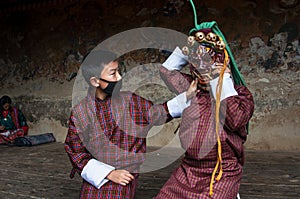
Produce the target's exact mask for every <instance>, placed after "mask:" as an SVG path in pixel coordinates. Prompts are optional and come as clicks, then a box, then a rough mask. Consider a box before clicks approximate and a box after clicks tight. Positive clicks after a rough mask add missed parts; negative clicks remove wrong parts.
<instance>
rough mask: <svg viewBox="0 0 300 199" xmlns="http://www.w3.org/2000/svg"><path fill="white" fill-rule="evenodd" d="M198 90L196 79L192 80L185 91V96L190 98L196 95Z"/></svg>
mask: <svg viewBox="0 0 300 199" xmlns="http://www.w3.org/2000/svg"><path fill="white" fill-rule="evenodd" d="M197 92H198V90H197V80H193V81H192V83H191V84H190V87H189V89H188V90H187V91H186V98H187V99H188V100H189V99H192V98H193V97H195V96H196V94H197Z"/></svg>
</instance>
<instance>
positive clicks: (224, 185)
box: [155, 67, 254, 199]
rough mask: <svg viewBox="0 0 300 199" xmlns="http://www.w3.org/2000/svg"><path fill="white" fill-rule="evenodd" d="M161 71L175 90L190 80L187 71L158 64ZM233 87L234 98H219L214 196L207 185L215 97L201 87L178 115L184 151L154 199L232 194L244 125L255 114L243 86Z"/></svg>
mask: <svg viewBox="0 0 300 199" xmlns="http://www.w3.org/2000/svg"><path fill="white" fill-rule="evenodd" d="M160 73H161V77H162V78H163V79H164V81H165V82H166V84H167V85H168V86H169V88H170V89H171V90H172V91H174V92H181V91H182V90H186V89H187V87H188V86H189V84H190V82H191V78H190V77H189V76H188V75H186V74H182V73H180V72H178V71H175V70H174V71H169V70H167V69H165V68H164V67H161V69H160ZM235 90H236V91H237V93H238V96H231V97H228V98H226V99H225V100H223V101H222V102H221V107H220V121H221V123H222V124H220V127H219V129H220V130H219V135H220V139H221V144H222V158H223V161H222V167H223V175H222V178H221V179H220V180H219V181H217V182H215V183H214V185H213V195H212V197H210V196H209V185H210V181H211V176H212V172H213V170H214V167H215V165H216V163H217V142H216V136H215V134H216V133H215V100H214V99H213V97H212V96H211V95H210V93H209V92H205V91H201V92H200V93H198V94H197V96H196V97H195V98H193V99H192V102H191V105H190V106H189V107H188V108H186V109H185V110H184V111H183V113H182V121H181V126H180V131H179V136H180V141H181V145H182V147H183V148H184V149H186V153H185V155H184V157H183V159H182V163H181V165H180V166H179V167H178V168H177V169H175V171H174V172H173V173H172V175H171V177H170V178H169V179H168V181H167V182H166V183H165V184H164V186H163V187H162V189H161V190H160V192H159V193H158V195H157V196H156V197H155V199H169V198H172V199H201V198H219V199H235V198H236V196H237V193H238V190H239V186H240V183H241V178H242V169H243V164H244V149H243V144H244V142H245V141H246V137H247V132H246V124H247V123H248V122H249V120H250V118H251V116H252V114H253V111H254V102H253V97H252V95H251V93H250V92H249V90H248V89H247V88H246V87H244V86H235ZM217 174H218V173H217ZM217 174H216V176H217Z"/></svg>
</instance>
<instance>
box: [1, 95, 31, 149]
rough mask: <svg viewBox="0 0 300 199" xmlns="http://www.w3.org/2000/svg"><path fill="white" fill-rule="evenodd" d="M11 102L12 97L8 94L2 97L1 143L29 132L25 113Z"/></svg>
mask: <svg viewBox="0 0 300 199" xmlns="http://www.w3.org/2000/svg"><path fill="white" fill-rule="evenodd" d="M11 103H12V101H11V98H10V97H8V96H6V95H5V96H3V97H1V99H0V105H1V106H0V111H1V113H0V144H7V143H9V142H12V141H13V140H14V139H15V138H16V137H21V136H25V135H27V134H28V125H27V123H26V118H25V116H24V114H23V113H22V112H21V111H20V110H19V109H18V108H16V107H13V106H12V105H11Z"/></svg>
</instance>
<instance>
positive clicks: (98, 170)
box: [81, 159, 115, 189]
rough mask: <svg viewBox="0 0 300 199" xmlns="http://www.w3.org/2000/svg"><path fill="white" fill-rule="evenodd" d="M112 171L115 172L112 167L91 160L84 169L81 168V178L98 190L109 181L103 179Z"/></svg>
mask: <svg viewBox="0 0 300 199" xmlns="http://www.w3.org/2000/svg"><path fill="white" fill-rule="evenodd" d="M113 170H115V168H114V167H113V166H110V165H108V164H105V163H103V162H100V161H98V160H96V159H91V160H89V161H88V163H87V164H86V165H85V167H83V170H82V172H81V177H82V178H83V179H85V180H86V181H87V182H89V183H90V184H92V185H93V186H95V187H96V188H97V189H100V187H101V186H102V185H104V184H105V183H106V182H108V181H109V180H107V179H105V178H106V176H107V175H108V174H109V173H110V172H111V171H113Z"/></svg>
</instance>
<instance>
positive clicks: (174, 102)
mask: <svg viewBox="0 0 300 199" xmlns="http://www.w3.org/2000/svg"><path fill="white" fill-rule="evenodd" d="M190 104H191V101H190V100H187V98H186V92H183V93H181V94H179V95H177V96H176V97H174V98H173V99H171V100H169V101H168V102H167V106H168V109H169V112H170V115H171V116H172V117H174V118H176V117H181V114H182V112H183V110H184V109H185V108H187V107H188V106H190Z"/></svg>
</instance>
